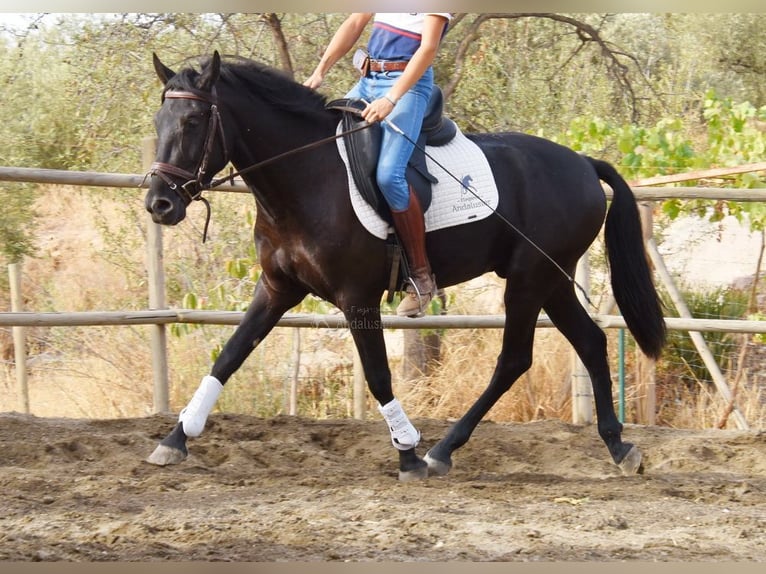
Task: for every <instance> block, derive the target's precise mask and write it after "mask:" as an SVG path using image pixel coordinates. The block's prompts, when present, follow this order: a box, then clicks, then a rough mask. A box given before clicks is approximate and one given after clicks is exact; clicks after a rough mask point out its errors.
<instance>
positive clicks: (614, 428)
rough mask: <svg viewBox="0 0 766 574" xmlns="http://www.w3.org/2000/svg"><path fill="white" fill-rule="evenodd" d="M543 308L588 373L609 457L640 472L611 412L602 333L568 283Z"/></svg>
mask: <svg viewBox="0 0 766 574" xmlns="http://www.w3.org/2000/svg"><path fill="white" fill-rule="evenodd" d="M544 308H545V311H546V313H547V314H548V316H549V317H550V319H551V321H553V324H554V325H555V326H556V327H557V328H558V329H559V331H561V333H562V334H563V335H564V336H565V337H566V338H567V340H568V341H569V342H570V343H571V344H572V346H573V347H574V349H575V351H576V352H577V355H578V356H579V357H580V360H581V361H582V362H583V365H585V368H586V369H587V371H588V374H589V375H590V379H591V383H592V385H593V395H594V399H595V403H596V415H597V417H598V432H599V435H600V436H601V438H602V440H603V441H604V443H605V444H606V447H607V448H608V449H609V453H610V454H611V455H612V459H613V460H614V462H615V463H617V464H618V465H619V466H620V469H621V470H622V471H623V473H625V474H635V473H636V472H640V468H641V452H640V451H639V450H638V448H637V447H635V446H634V445H632V444H630V443H627V442H622V424H620V422H619V421H618V420H617V415H616V414H615V412H614V403H613V400H612V379H611V377H610V374H609V363H608V361H607V350H606V336H605V335H604V332H603V331H602V330H601V329H600V328H599V327H598V325H596V324H595V323H594V322H593V320H592V319H591V318H590V317H589V316H588V313H587V312H586V311H585V309H584V308H583V306H582V305H581V304H580V302H579V301H578V300H577V296H576V295H575V293H574V289H573V287H572V286H571V285H570V284H567V285H566V286H565V287H562V288H561V289H559V290H558V291H557V292H556V293H555V294H554V295H553V296H552V297H550V299H549V301H548V302H547V303H546V304H545V307H544Z"/></svg>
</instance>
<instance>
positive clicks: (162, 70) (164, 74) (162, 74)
mask: <svg viewBox="0 0 766 574" xmlns="http://www.w3.org/2000/svg"><path fill="white" fill-rule="evenodd" d="M152 61H153V62H154V71H155V72H157V75H158V76H159V78H160V80H162V83H163V84H167V83H168V80H169V79H170V78H172V77H173V76H175V75H176V73H175V72H174V71H173V70H171V69H170V68H168V67H167V66H166V65H165V64H163V63H162V62H160V59H159V58H158V57H157V54H156V53H155V52H152Z"/></svg>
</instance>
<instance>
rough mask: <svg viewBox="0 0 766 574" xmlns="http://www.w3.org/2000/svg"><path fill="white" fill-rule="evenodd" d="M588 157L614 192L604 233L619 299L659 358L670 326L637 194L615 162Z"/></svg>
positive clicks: (642, 341)
mask: <svg viewBox="0 0 766 574" xmlns="http://www.w3.org/2000/svg"><path fill="white" fill-rule="evenodd" d="M588 160H589V161H590V163H591V165H593V167H594V169H595V170H596V173H597V174H598V177H599V179H601V180H602V181H604V182H606V183H607V184H609V186H610V187H611V188H612V190H613V192H614V195H613V197H612V205H611V207H610V208H609V212H608V213H607V216H606V222H605V224H604V236H605V238H606V251H607V255H608V259H609V267H610V273H611V276H612V291H613V293H614V298H615V301H616V302H617V305H618V307H619V308H620V311H621V312H622V316H623V317H624V319H625V324H626V325H627V326H628V329H629V330H630V332H631V334H632V335H633V337H634V338H635V340H636V343H638V346H639V347H640V348H641V350H642V351H643V352H644V353H645V354H646V355H647V356H649V357H652V358H655V359H656V358H658V357H659V356H660V353H661V352H662V347H663V346H664V344H665V338H666V327H665V320H664V319H663V316H662V304H661V302H660V298H659V296H658V295H657V290H656V289H655V288H654V283H653V281H652V275H651V271H650V269H649V263H648V261H647V258H646V251H645V250H644V242H643V234H642V232H641V218H640V216H639V213H638V206H637V205H636V198H635V196H634V195H633V192H632V191H631V189H630V187H629V186H628V184H627V182H626V181H625V180H624V179H623V178H622V176H621V175H620V174H619V173H618V172H617V170H616V169H615V168H614V167H613V166H612V165H610V164H609V163H607V162H605V161H601V160H597V159H593V158H588Z"/></svg>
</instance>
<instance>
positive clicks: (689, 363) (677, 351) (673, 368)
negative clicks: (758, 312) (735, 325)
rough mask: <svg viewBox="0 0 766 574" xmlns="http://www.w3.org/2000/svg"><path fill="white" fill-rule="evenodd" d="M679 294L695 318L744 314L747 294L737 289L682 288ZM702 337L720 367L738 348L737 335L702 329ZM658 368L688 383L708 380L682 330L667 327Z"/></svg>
mask: <svg viewBox="0 0 766 574" xmlns="http://www.w3.org/2000/svg"><path fill="white" fill-rule="evenodd" d="M681 296H682V297H683V299H684V301H685V302H686V305H687V306H688V308H689V311H690V313H691V315H692V317H694V318H697V319H742V318H745V316H746V314H747V307H748V294H747V293H745V292H743V291H740V290H736V289H732V288H726V287H718V288H715V289H712V290H709V291H695V290H691V289H685V290H683V291H682V293H681ZM675 316H678V315H677V314H676V315H675ZM704 338H705V342H706V343H707V345H708V347H709V349H710V352H711V353H712V354H713V357H714V358H715V361H716V364H718V365H721V366H722V367H723V368H728V367H730V366H731V363H732V360H733V359H734V358H735V356H736V353H737V351H738V346H737V340H736V339H737V335H736V334H735V333H721V332H716V331H710V332H706V333H704ZM661 368H662V370H663V375H665V376H670V377H674V378H677V379H678V380H679V381H683V382H687V383H689V384H697V383H699V382H706V381H707V382H709V381H712V377H711V375H710V373H709V371H708V370H707V367H705V365H704V364H703V363H702V362H701V360H700V358H699V352H698V351H697V349H696V347H695V346H694V343H693V342H692V340H691V337H690V335H689V333H688V332H686V331H676V330H670V331H668V344H667V346H666V347H665V350H664V351H663V360H662V365H661Z"/></svg>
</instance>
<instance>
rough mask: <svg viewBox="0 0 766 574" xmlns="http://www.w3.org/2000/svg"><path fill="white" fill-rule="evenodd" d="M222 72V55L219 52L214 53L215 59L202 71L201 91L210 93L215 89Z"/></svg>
mask: <svg viewBox="0 0 766 574" xmlns="http://www.w3.org/2000/svg"><path fill="white" fill-rule="evenodd" d="M220 72H221V55H220V54H219V53H218V50H216V51H215V52H213V57H212V58H211V59H210V63H209V64H208V65H207V67H205V69H204V70H203V71H202V75H201V76H200V81H199V86H198V87H199V89H200V90H204V91H206V92H209V91H210V90H212V89H213V85H214V84H215V83H216V81H217V80H218V75H219V73H220Z"/></svg>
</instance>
